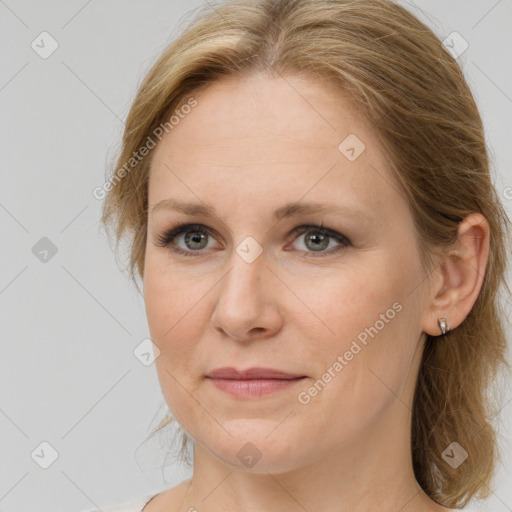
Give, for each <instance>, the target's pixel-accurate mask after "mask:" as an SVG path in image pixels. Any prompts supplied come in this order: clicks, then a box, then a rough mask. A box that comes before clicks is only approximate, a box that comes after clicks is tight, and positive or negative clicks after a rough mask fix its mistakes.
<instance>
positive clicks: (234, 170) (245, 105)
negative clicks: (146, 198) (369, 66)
mask: <svg viewBox="0 0 512 512" xmlns="http://www.w3.org/2000/svg"><path fill="white" fill-rule="evenodd" d="M193 96H194V98H195V99H196V101H197V105H196V106H195V107H193V108H192V109H191V111H190V112H189V113H188V114H187V115H185V116H180V121H179V123H178V124H177V125H175V126H174V128H173V129H172V130H171V131H170V133H168V134H166V135H164V137H163V139H162V141H161V142H160V143H159V144H158V146H157V147H156V148H155V149H154V152H155V153H154V155H153V160H152V166H151V173H150V186H149V195H150V203H152V204H155V203H156V202H158V201H160V200H162V199H164V198H166V197H168V196H172V197H177V196H179V197H182V196H187V199H190V200H196V201H197V196H199V197H201V196H204V195H205V194H206V195H207V196H208V197H209V198H212V197H213V200H218V201H225V202H226V204H236V203H237V201H240V202H241V203H243V202H244V201H245V200H246V199H248V198H253V199H254V197H260V198H262V199H265V201H270V202H273V203H275V204H277V203H282V202H287V201H294V200H295V201H299V200H300V199H301V197H304V196H305V195H307V199H308V200H316V201H318V200H322V199H323V198H326V197H328V198H329V199H334V200H336V198H338V200H339V201H343V202H344V203H347V204H349V203H351V202H352V203H358V204H359V205H361V203H363V204H364V203H368V202H371V203H372V204H374V206H376V207H385V206H386V205H387V204H389V201H390V200H391V201H393V200H395V201H396V196H397V187H396V186H395V187H393V186H390V184H391V183H392V181H393V180H392V177H391V176H390V174H389V171H388V169H387V166H386V158H385V157H384V155H383V154H382V152H381V150H380V148H379V146H378V144H377V141H376V139H375V136H374V134H373V133H372V131H373V130H372V126H371V125H370V124H369V123H368V122H367V120H366V119H365V118H364V117H363V116H361V115H360V114H359V113H358V112H357V110H356V109H355V108H354V106H353V104H352V103H351V102H350V100H349V99H348V98H347V97H346V96H345V95H344V94H343V93H342V91H340V90H339V89H338V88H335V87H334V86H333V85H331V84H329V83H327V82H326V83H323V82H321V81H316V80H314V79H311V78H310V77H305V76H287V77H284V78H272V77H268V76H266V75H263V74H259V75H253V76H249V77H245V78H243V79H241V78H238V77H229V78H223V79H221V80H219V81H217V82H213V83H212V84H209V85H208V86H207V87H206V88H204V89H202V90H201V91H200V92H198V93H197V94H194V95H193ZM354 156H355V158H354ZM194 196H195V197H194ZM207 202H211V201H207ZM262 206H263V204H262Z"/></svg>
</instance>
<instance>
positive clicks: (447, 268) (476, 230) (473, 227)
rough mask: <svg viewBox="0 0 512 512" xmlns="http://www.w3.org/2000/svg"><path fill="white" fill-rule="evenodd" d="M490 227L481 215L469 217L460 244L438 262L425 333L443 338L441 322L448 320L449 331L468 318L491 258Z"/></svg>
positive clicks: (461, 232) (426, 315)
mask: <svg viewBox="0 0 512 512" xmlns="http://www.w3.org/2000/svg"><path fill="white" fill-rule="evenodd" d="M489 231H490V230H489V223H488V221H487V219H486V218H485V217H484V216H483V215H482V214H481V213H471V214H469V215H468V216H467V217H466V218H465V219H464V220H463V221H462V222H461V223H460V224H459V230H458V236H457V240H456V241H455V242H454V243H453V244H452V245H451V246H450V247H449V248H448V249H447V251H446V254H445V255H444V256H442V257H441V258H440V260H439V268H438V271H437V273H436V277H437V279H436V280H434V281H435V283H436V284H435V286H433V287H432V288H431V295H430V296H429V298H430V304H429V307H428V309H427V310H426V312H425V316H424V319H423V330H424V331H425V332H426V333H427V334H430V335H431V336H439V335H441V334H442V332H441V329H440V328H439V324H438V318H440V317H444V318H446V322H447V324H448V328H449V329H450V330H453V329H455V328H456V327H458V326H459V325H460V324H461V323H462V322H463V321H464V319H465V318H466V317H467V316H468V314H469V312H470V311H471V309H472V307H473V305H474V304H475V302H476V299H477V298H478V294H479V293H480V289H481V287H482V283H483V280H484V275H485V269H486V266H487V260H488V258H489Z"/></svg>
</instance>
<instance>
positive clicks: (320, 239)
mask: <svg viewBox="0 0 512 512" xmlns="http://www.w3.org/2000/svg"><path fill="white" fill-rule="evenodd" d="M328 238H329V237H328V236H327V235H321V234H317V235H312V236H310V237H308V240H310V241H313V244H314V245H313V247H312V248H313V250H315V251H318V250H320V249H325V248H326V247H327V246H328V245H329V244H328V243H325V242H326V241H328Z"/></svg>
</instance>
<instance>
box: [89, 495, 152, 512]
mask: <svg viewBox="0 0 512 512" xmlns="http://www.w3.org/2000/svg"><path fill="white" fill-rule="evenodd" d="M154 496H155V494H154V493H153V494H147V495H145V496H142V497H140V498H137V499H132V500H129V501H124V502H122V503H119V504H117V505H109V506H107V507H101V509H99V508H93V509H87V510H83V511H82V512H141V511H142V509H143V508H144V506H145V505H146V503H148V502H149V501H150V500H151V499H152V498H153V497H154Z"/></svg>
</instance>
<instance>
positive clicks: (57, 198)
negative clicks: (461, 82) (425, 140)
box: [0, 0, 512, 512]
mask: <svg viewBox="0 0 512 512" xmlns="http://www.w3.org/2000/svg"><path fill="white" fill-rule="evenodd" d="M204 1H206V0H204ZM403 3H404V5H405V6H407V7H408V8H409V9H411V11H412V12H413V13H415V14H416V15H417V16H418V17H419V18H420V19H421V20H423V21H424V22H426V23H427V24H428V25H429V26H430V27H432V29H433V30H434V31H435V33H436V34H437V35H438V37H439V38H440V39H442V40H445V39H446V38H447V37H448V36H451V37H452V38H453V37H456V38H457V39H456V45H458V46H457V48H458V50H459V51H460V52H461V54H460V56H459V57H458V59H459V61H460V62H461V64H462V66H463V69H464V71H465V74H466V77H467V79H468V81H469V83H470V86H471V88H472V90H473V92H474V94H475V97H476V100H477V103H478V106H479V107H480V110H481V114H482V116H483V121H484V124H485V129H486V136H487V140H488V145H489V148H490V156H491V162H492V174H493V179H494V181H495V183H496V185H497V188H498V190H499V192H500V194H501V195H502V197H503V199H504V202H505V205H506V208H507V211H508V212H509V215H510V210H511V206H512V144H511V143H510V142H511V141H510V119H511V116H512V87H511V84H512V60H511V59H510V48H512V0H499V1H496V0H486V1H483V0H478V1H477V0H471V1H470V0H451V1H450V2H446V1H441V0H436V1H432V0H430V1H426V0H421V1H420V0H416V1H414V2H413V1H410V2H403ZM201 5H203V0H179V1H178V0H172V1H169V0H148V1H144V2H142V1H139V2H134V1H131V2H126V1H124V2H122V1H121V0H103V1H99V0H88V1H86V0H72V1H70V0H67V1H64V0H58V1H57V0H56V1H53V2H38V1H36V0H27V1H24V2H15V1H14V0H5V1H4V0H1V1H0V38H1V41H0V52H1V63H2V64H1V69H0V108H1V112H2V115H1V117H0V127H1V134H0V144H1V151H2V153H1V154H2V159H1V161H2V165H1V172H2V186H1V188H0V222H1V227H2V251H1V254H2V260H1V261H2V265H1V271H0V272H1V273H0V311H1V333H2V336H1V357H0V376H1V377H0V378H1V385H0V510H2V511H6V510H8V511H11V512H12V511H22V510H23V511H25V510H35V511H40V512H47V511H48V512H49V511H52V512H55V511H63V510H72V511H80V510H85V509H90V508H93V507H96V506H106V505H110V504H114V503H121V502H123V501H127V500H129V499H131V498H136V497H139V496H142V495H144V494H146V493H147V494H149V493H151V492H158V491H159V490H163V489H164V488H168V487H172V486H174V485H176V484H177V483H179V482H181V481H182V480H183V479H185V478H188V477H189V476H190V472H189V470H188V469H187V468H186V467H184V466H182V465H179V464H172V465H169V466H168V467H167V468H166V469H165V470H162V469H161V465H162V464H163V462H164V456H165V454H166V451H167V449H166V447H165V445H160V443H159V441H158V437H155V438H154V439H153V441H150V442H148V443H146V444H144V445H141V443H142V441H143V440H144V438H145V437H146V435H148V433H149V432H150V430H151V428H152V427H154V426H155V425H156V419H154V416H155V414H156V413H157V412H159V415H158V416H157V419H160V417H161V414H162V412H163V411H162V410H160V411H159V408H160V406H161V405H162V404H163V398H162V394H161V391H160V387H159V383H158V379H157V375H156V370H155V366H154V364H149V365H146V364H145V362H144V357H143V356H141V354H142V353H143V352H144V350H145V347H146V346H145V345H144V343H147V342H144V340H145V339H147V338H148V337H149V331H148V328H147V323H146V317H145V311H144V302H143V299H142V297H139V296H138V295H137V292H136V290H135V288H134V286H133V285H131V284H130V283H129V282H128V280H127V278H126V276H125V275H123V274H121V272H120V271H119V269H118V267H117V266H116V262H115V258H114V255H113V253H112V251H111V249H110V247H109V244H108V241H107V239H106V237H105V235H104V234H103V233H102V232H101V231H100V230H99V222H98V221H99V217H100V209H101V201H100V200H98V199H96V198H95V197H94V195H93V190H94V188H95V187H98V186H101V185H103V183H104V181H105V168H106V165H107V164H108V163H109V162H110V161H111V159H112V156H113V155H114V153H115V150H116V149H117V144H118V143H119V140H120V137H121V134H122V128H123V121H124V119H125V118H126V115H127V113H128V109H129V106H130V104H131V101H132V100H133V98H134V94H135V92H136V89H137V86H138V84H139V83H140V80H141V79H142V77H143V75H144V74H145V73H146V72H147V71H148V70H149V68H150V66H151V65H152V64H153V62H154V61H155V60H156V58H157V56H158V55H159V54H160V52H161V51H162V50H163V48H164V47H165V46H166V45H167V44H168V43H169V42H171V41H172V40H173V39H174V38H175V37H176V36H177V35H178V34H179V33H180V31H181V29H182V28H183V27H184V26H185V24H186V22H187V21H188V20H189V18H190V17H191V16H192V14H193V13H191V12H190V11H191V10H193V9H196V8H198V7H200V6H201ZM453 32H457V34H456V35H455V36H453V34H452V33H453ZM41 41H43V42H41ZM509 311H510V309H509ZM511 396H512V394H511V391H510V388H507V392H506V395H505V396H504V397H503V399H502V401H501V403H502V407H501V410H500V412H499V414H498V415H497V416H496V424H497V425H498V427H499V431H500V439H501V445H502V449H503V450H504V452H505V455H504V463H503V465H502V466H500V468H499V472H498V475H497V478H496V480H495V484H496V485H495V488H494V494H493V495H492V497H491V498H490V499H489V500H488V501H487V503H485V505H484V504H479V503H472V504H470V506H471V507H472V508H474V509H481V510H489V511H492V512H505V511H510V510H512V488H511V486H510V481H511V475H512V441H511V439H512V401H511Z"/></svg>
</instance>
